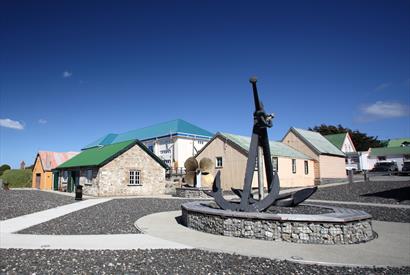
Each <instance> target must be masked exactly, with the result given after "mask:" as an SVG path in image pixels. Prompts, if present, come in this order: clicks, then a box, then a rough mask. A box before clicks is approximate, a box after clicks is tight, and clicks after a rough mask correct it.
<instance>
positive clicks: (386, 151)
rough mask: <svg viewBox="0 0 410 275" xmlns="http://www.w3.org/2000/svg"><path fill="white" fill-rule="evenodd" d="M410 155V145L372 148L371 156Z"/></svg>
mask: <svg viewBox="0 0 410 275" xmlns="http://www.w3.org/2000/svg"><path fill="white" fill-rule="evenodd" d="M392 155H410V146H402V147H380V148H370V156H372V157H378V156H380V157H381V156H392Z"/></svg>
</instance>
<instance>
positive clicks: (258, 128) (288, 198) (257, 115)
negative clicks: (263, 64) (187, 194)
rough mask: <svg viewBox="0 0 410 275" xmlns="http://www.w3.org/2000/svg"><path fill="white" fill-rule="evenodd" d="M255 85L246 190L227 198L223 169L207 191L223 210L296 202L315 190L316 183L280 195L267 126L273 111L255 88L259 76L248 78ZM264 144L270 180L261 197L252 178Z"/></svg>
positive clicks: (255, 209)
mask: <svg viewBox="0 0 410 275" xmlns="http://www.w3.org/2000/svg"><path fill="white" fill-rule="evenodd" d="M249 81H250V82H251V84H252V88H253V98H254V101H255V112H254V113H253V118H254V120H253V129H252V138H251V144H250V148H249V153H248V160H247V162H246V173H245V180H244V185H243V190H240V189H234V188H232V191H233V192H234V193H235V194H236V195H238V196H239V197H240V198H241V200H240V202H234V201H228V200H226V199H225V198H224V197H223V195H222V188H221V179H220V171H218V173H217V174H216V177H215V180H214V182H213V185H212V191H204V192H205V193H206V194H208V195H209V196H211V197H213V198H214V199H215V202H216V203H217V204H218V205H219V207H220V208H222V209H224V210H233V211H242V212H261V211H264V210H265V209H267V208H268V207H269V206H271V205H277V206H296V205H297V204H299V203H301V202H303V201H304V200H306V199H307V198H309V197H310V196H311V195H312V194H313V193H315V192H316V189H317V187H310V188H304V189H302V190H298V191H296V192H291V193H288V194H285V195H279V188H280V183H279V177H278V174H277V172H274V171H273V166H272V159H271V154H270V147H269V138H268V131H267V128H271V127H272V119H273V115H271V114H266V112H265V110H264V108H263V104H262V102H261V101H260V100H259V95H258V90H257V88H256V81H257V80H256V78H255V77H252V78H251V79H250V80H249ZM259 146H261V147H262V151H263V159H264V162H265V174H266V179H267V182H268V191H269V192H268V195H267V196H266V197H264V198H263V199H261V200H256V199H254V198H253V196H252V193H251V190H252V179H253V174H254V171H255V165H256V158H257V154H258V147H259Z"/></svg>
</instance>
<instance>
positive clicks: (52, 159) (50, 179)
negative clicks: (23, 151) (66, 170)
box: [31, 151, 78, 190]
mask: <svg viewBox="0 0 410 275" xmlns="http://www.w3.org/2000/svg"><path fill="white" fill-rule="evenodd" d="M77 154H78V152H46V151H40V152H38V154H37V156H36V160H35V161H34V167H33V179H32V185H31V187H32V188H37V189H40V190H57V184H56V183H57V181H58V175H55V174H53V172H52V171H51V170H53V169H54V168H56V167H57V166H59V165H60V164H62V163H63V162H65V161H67V160H69V159H71V158H72V157H74V156H75V155H77ZM53 183H54V184H53Z"/></svg>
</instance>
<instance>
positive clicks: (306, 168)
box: [305, 160, 309, 175]
mask: <svg viewBox="0 0 410 275" xmlns="http://www.w3.org/2000/svg"><path fill="white" fill-rule="evenodd" d="M307 174H309V163H308V161H307V160H305V175H307Z"/></svg>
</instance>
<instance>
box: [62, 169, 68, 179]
mask: <svg viewBox="0 0 410 275" xmlns="http://www.w3.org/2000/svg"><path fill="white" fill-rule="evenodd" d="M63 179H64V180H67V179H68V171H64V172H63Z"/></svg>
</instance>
